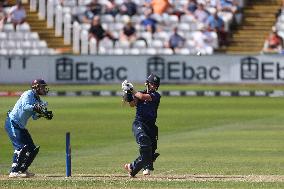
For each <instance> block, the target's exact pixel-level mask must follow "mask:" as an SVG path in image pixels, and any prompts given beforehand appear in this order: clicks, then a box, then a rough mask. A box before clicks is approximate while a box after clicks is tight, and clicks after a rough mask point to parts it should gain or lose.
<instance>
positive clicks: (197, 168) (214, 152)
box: [0, 97, 284, 188]
mask: <svg viewBox="0 0 284 189" xmlns="http://www.w3.org/2000/svg"><path fill="white" fill-rule="evenodd" d="M43 99H44V100H47V101H48V102H49V108H50V109H51V110H53V112H54V119H53V120H51V121H48V120H44V119H42V120H38V121H32V120H30V121H29V123H28V129H29V131H30V133H31V135H32V137H33V139H34V142H35V143H36V144H38V145H40V146H41V149H40V153H39V155H38V157H37V158H36V160H35V161H34V163H33V165H32V166H31V168H30V170H31V171H33V172H35V173H38V174H43V175H60V176H62V178H63V179H61V180H58V179H53V178H52V177H49V178H47V180H21V179H19V180H9V179H8V178H6V177H7V176H6V175H7V174H8V172H9V167H10V165H11V157H12V153H13V150H12V145H11V144H10V141H9V140H8V138H7V135H6V133H5V130H4V127H3V126H4V121H5V117H6V115H5V114H6V111H7V110H8V109H10V108H12V106H13V105H14V104H15V102H16V100H17V97H1V98H0V107H1V109H0V125H2V126H1V129H0V138H1V140H0V148H1V150H0V173H1V177H2V179H1V180H0V188H4V187H6V188H14V187H15V186H17V188H33V187H37V188H38V187H41V188H45V187H47V188H65V187H67V186H68V187H70V188H82V187H94V188H95V187H96V188H106V187H107V188H128V187H131V188H152V187H154V188H284V185H283V181H281V182H277V181H276V182H275V181H273V182H249V181H248V182H239V181H186V180H185V181H182V182H180V181H170V180H167V179H165V180H150V181H145V180H142V181H141V180H127V179H121V180H120V179H118V180H117V179H116V180H101V179H98V180H96V179H90V180H88V179H86V180H84V181H82V180H76V179H74V180H72V178H71V179H67V180H65V179H64V175H65V133H66V132H71V145H72V174H74V175H76V174H83V175H84V174H86V175H87V174H93V175H105V174H107V175H126V173H125V171H124V170H123V168H122V166H123V164H124V163H126V162H130V161H132V160H134V158H136V156H137V154H138V148H137V144H136V143H135V140H134V137H133V135H132V132H131V124H132V121H133V118H134V115H135V109H131V108H129V107H127V106H126V105H124V104H123V103H122V102H121V98H120V97H45V98H43ZM283 112H284V100H283V98H268V97H162V99H161V104H160V108H159V116H158V120H157V125H158V126H159V141H158V151H159V152H160V153H161V156H160V157H159V159H158V160H157V162H156V163H155V171H154V175H158V176H165V177H167V176H172V175H176V176H182V175H272V176H273V175H284V169H283V167H284V142H283V137H284V124H283V119H284V117H283ZM139 177H141V174H140V173H139Z"/></svg>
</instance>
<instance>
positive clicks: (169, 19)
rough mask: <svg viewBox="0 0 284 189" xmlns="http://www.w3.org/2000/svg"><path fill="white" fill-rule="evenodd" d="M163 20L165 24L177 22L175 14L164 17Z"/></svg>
mask: <svg viewBox="0 0 284 189" xmlns="http://www.w3.org/2000/svg"><path fill="white" fill-rule="evenodd" d="M163 21H164V23H165V24H166V25H175V24H178V23H179V20H178V16H177V15H169V16H168V17H164V18H163Z"/></svg>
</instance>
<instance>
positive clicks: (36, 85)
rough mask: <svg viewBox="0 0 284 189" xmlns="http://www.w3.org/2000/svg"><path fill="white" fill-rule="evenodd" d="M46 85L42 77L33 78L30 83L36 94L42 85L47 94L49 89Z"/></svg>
mask: <svg viewBox="0 0 284 189" xmlns="http://www.w3.org/2000/svg"><path fill="white" fill-rule="evenodd" d="M46 86H47V84H46V82H45V81H44V80H43V79H35V80H34V81H33V82H32V84H31V88H32V89H33V90H35V91H36V92H37V93H38V94H39V90H40V89H41V88H43V87H44V93H45V94H47V93H48V91H49V90H48V88H46ZM40 95H42V94H40Z"/></svg>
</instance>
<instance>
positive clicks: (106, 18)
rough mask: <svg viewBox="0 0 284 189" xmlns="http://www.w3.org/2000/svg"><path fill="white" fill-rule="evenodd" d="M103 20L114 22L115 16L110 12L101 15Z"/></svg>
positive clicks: (104, 21)
mask: <svg viewBox="0 0 284 189" xmlns="http://www.w3.org/2000/svg"><path fill="white" fill-rule="evenodd" d="M101 22H103V23H114V18H113V16H112V15H110V14H104V15H102V16H101Z"/></svg>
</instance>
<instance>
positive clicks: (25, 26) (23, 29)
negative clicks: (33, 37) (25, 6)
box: [16, 22, 31, 32]
mask: <svg viewBox="0 0 284 189" xmlns="http://www.w3.org/2000/svg"><path fill="white" fill-rule="evenodd" d="M16 30H17V31H19V32H30V31H31V27H30V25H29V24H28V23H27V22H25V23H23V24H19V25H17V26H16Z"/></svg>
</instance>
